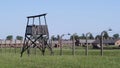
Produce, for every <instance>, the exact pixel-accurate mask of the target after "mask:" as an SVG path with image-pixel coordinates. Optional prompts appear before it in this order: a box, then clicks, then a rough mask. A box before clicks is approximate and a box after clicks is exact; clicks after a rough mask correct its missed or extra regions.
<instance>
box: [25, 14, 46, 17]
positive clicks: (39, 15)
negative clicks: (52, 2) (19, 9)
mask: <svg viewBox="0 0 120 68" xmlns="http://www.w3.org/2000/svg"><path fill="white" fill-rule="evenodd" d="M46 15H47V13H44V14H40V15H35V16H28V17H27V18H35V17H41V16H46Z"/></svg>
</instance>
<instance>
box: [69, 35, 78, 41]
mask: <svg viewBox="0 0 120 68" xmlns="http://www.w3.org/2000/svg"><path fill="white" fill-rule="evenodd" d="M74 37H75V40H77V39H79V36H78V35H74ZM70 39H71V40H73V35H71V36H70Z"/></svg>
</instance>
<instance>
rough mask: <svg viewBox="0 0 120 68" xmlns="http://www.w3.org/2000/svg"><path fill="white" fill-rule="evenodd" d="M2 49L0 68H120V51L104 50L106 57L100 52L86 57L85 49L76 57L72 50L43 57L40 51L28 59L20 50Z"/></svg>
mask: <svg viewBox="0 0 120 68" xmlns="http://www.w3.org/2000/svg"><path fill="white" fill-rule="evenodd" d="M16 52H17V53H15V52H14V49H9V48H7V49H2V51H0V68H119V67H120V50H119V49H117V50H104V56H100V50H93V49H90V50H89V55H88V56H85V50H84V49H76V52H75V56H73V55H72V53H71V49H63V55H62V56H60V55H59V49H58V48H57V49H54V52H55V53H54V56H50V55H49V52H48V50H47V54H46V55H45V56H42V55H41V53H40V51H39V50H37V54H36V55H35V54H34V49H31V55H30V56H29V57H28V56H27V54H26V53H24V55H23V57H22V58H21V57H20V54H19V53H20V49H17V51H16Z"/></svg>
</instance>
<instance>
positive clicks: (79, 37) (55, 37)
mask: <svg viewBox="0 0 120 68" xmlns="http://www.w3.org/2000/svg"><path fill="white" fill-rule="evenodd" d="M100 37H101V35H96V36H93V34H92V33H91V34H90V35H89V36H88V39H100ZM59 38H60V35H57V36H54V35H53V36H51V39H52V40H59ZM74 38H75V39H86V34H84V33H83V34H82V35H77V34H76V35H74ZM119 38H120V37H119V34H118V33H116V34H113V36H112V37H111V36H109V34H108V32H105V33H104V35H103V39H119ZM69 39H70V40H72V39H73V35H71V36H70V38H69Z"/></svg>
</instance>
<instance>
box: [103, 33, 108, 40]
mask: <svg viewBox="0 0 120 68" xmlns="http://www.w3.org/2000/svg"><path fill="white" fill-rule="evenodd" d="M103 38H104V39H108V38H109V35H108V33H107V31H106V32H105V33H104V35H103Z"/></svg>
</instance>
